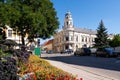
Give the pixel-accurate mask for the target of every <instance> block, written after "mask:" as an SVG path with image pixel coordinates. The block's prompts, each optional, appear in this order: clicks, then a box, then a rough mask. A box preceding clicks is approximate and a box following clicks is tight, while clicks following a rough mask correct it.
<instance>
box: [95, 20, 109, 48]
mask: <svg viewBox="0 0 120 80" xmlns="http://www.w3.org/2000/svg"><path fill="white" fill-rule="evenodd" d="M106 30H107V29H106V28H105V26H104V23H103V21H102V20H101V22H100V24H99V27H98V29H97V34H96V36H97V37H96V39H95V46H96V47H107V46H108V34H107V31H106Z"/></svg>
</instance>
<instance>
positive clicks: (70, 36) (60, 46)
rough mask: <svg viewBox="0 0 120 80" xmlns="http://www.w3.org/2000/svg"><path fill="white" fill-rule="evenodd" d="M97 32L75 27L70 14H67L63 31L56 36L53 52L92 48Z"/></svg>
mask: <svg viewBox="0 0 120 80" xmlns="http://www.w3.org/2000/svg"><path fill="white" fill-rule="evenodd" d="M96 33H97V32H96V31H92V30H90V29H85V28H77V27H74V26H73V19H72V15H71V13H70V12H67V13H66V14H65V18H64V26H63V29H62V30H61V31H60V32H58V33H57V34H55V35H54V41H53V51H54V52H61V51H62V50H66V49H72V50H73V51H75V50H76V49H77V48H82V47H92V46H93V44H94V40H95V38H96Z"/></svg>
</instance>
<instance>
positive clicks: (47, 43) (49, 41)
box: [44, 39, 53, 46]
mask: <svg viewBox="0 0 120 80" xmlns="http://www.w3.org/2000/svg"><path fill="white" fill-rule="evenodd" d="M51 43H53V39H51V40H48V41H47V42H45V43H44V46H46V45H49V44H51Z"/></svg>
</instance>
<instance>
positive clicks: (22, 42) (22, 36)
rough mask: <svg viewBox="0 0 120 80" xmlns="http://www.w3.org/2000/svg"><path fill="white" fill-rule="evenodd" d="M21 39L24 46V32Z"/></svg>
mask: <svg viewBox="0 0 120 80" xmlns="http://www.w3.org/2000/svg"><path fill="white" fill-rule="evenodd" d="M21 38H22V39H21V40H22V45H23V46H24V45H25V40H24V34H22V35H21Z"/></svg>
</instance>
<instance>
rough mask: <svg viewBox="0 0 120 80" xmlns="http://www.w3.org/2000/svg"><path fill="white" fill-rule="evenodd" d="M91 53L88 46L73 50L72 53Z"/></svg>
mask: <svg viewBox="0 0 120 80" xmlns="http://www.w3.org/2000/svg"><path fill="white" fill-rule="evenodd" d="M90 54H91V50H90V48H78V49H77V50H76V51H75V52H74V55H75V56H76V55H80V56H81V55H90Z"/></svg>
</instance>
